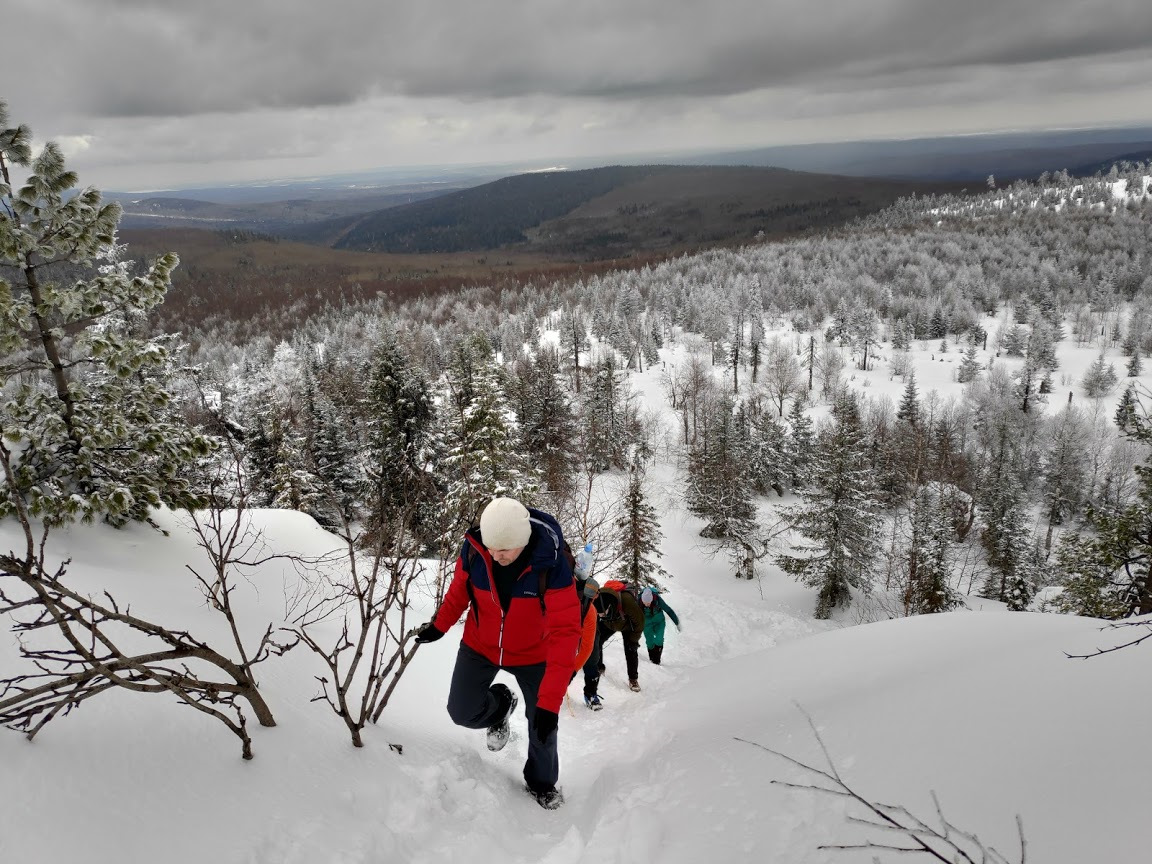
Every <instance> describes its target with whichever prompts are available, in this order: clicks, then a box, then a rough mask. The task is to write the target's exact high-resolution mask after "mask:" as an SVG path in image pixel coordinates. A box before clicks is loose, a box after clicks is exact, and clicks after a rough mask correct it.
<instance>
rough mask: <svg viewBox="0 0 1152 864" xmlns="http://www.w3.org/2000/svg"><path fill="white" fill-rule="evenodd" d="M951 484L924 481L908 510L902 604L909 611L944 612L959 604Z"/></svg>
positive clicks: (960, 599) (961, 603) (953, 491)
mask: <svg viewBox="0 0 1152 864" xmlns="http://www.w3.org/2000/svg"><path fill="white" fill-rule="evenodd" d="M955 491H956V490H955V489H954V487H948V486H946V485H944V484H941V483H927V484H925V485H923V486H921V487H920V488H919V490H917V493H916V495H915V496H914V497H913V499H912V503H911V506H910V507H909V513H908V525H909V538H908V544H907V547H906V551H905V567H906V571H905V575H906V577H907V579H906V583H905V585H906V587H905V589H904V605H905V609H906V610H907V613H908V614H909V615H926V614H931V613H934V612H947V611H949V610H950V609H956V608H958V607H960V606H962V605H963V602H964V601H963V598H962V597H961V595H960V593H959V592H958V591H957V590H956V589H955V588H953V587H952V581H951V580H952V568H953V564H954V557H955V551H954V547H955V545H956V531H955V523H954V519H953V511H954V509H955V508H954V507H953V506H952V504H951V501H950V496H951V495H953V494H955Z"/></svg>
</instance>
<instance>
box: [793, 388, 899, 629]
mask: <svg viewBox="0 0 1152 864" xmlns="http://www.w3.org/2000/svg"><path fill="white" fill-rule="evenodd" d="M873 490H874V482H873V477H872V469H871V467H870V466H869V464H868V445H867V441H866V440H865V437H864V433H863V430H862V429H861V423H860V413H859V408H858V407H857V405H856V402H855V401H854V400H853V398H852V397H851V396H842V397H841V398H840V399H839V400H838V401H837V403H836V405H835V407H834V409H833V420H832V423H831V424H830V425H829V426H828V428H826V429H825V430H823V431H822V432H821V433H820V436H819V439H818V441H817V446H816V458H815V460H814V464H813V471H812V482H811V483H810V485H809V488H808V491H807V492H806V494H805V495H804V503H803V504H802V505H801V506H799V507H795V508H792V509H791V510H789V511H788V512H786V513H785V518H786V519H787V520H788V523H789V525H790V526H791V527H792V529H793V530H794V531H795V532H796V533H797V534H798V535H799V536H800V538H801V539H802V542H800V543H796V544H794V545H793V546H792V553H793V554H787V553H784V554H781V555H779V556H778V557H777V562H778V563H779V564H780V566H781V567H782V568H783V569H784V571H785V572H787V573H790V574H792V575H794V576H797V577H798V578H799V579H800V580H801V581H802V582H804V584H806V585H809V586H811V587H813V588H816V589H818V595H817V600H816V617H817V618H829V617H831V615H832V611H833V610H834V609H836V608H837V607H840V606H847V605H849V604H850V603H851V600H852V594H851V589H852V588H858V589H865V590H867V588H868V586H869V584H870V581H869V580H870V575H871V569H872V563H873V559H874V558H875V556H876V553H877V551H878V546H877V536H876V532H877V528H878V525H879V517H878V516H877V512H876V508H877V503H876V500H875V497H874V493H873Z"/></svg>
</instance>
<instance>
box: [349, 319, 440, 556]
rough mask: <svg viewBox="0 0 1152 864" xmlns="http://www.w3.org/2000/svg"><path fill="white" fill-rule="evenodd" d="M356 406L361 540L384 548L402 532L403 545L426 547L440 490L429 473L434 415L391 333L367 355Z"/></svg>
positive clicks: (422, 381)
mask: <svg viewBox="0 0 1152 864" xmlns="http://www.w3.org/2000/svg"><path fill="white" fill-rule="evenodd" d="M361 408H362V412H363V414H364V416H365V417H366V418H367V420H366V427H367V429H366V435H365V439H366V442H365V448H364V450H363V452H362V454H361V456H362V459H363V462H364V469H363V476H364V487H363V491H362V497H363V506H364V507H365V509H366V511H367V512H366V515H365V519H366V525H365V533H366V541H367V542H368V543H370V544H371V545H373V546H380V545H381V544H383V546H384V548H385V549H389V547H391V545H392V543H393V541H392V540H391V539H389V538H391V537H396V536H397V535H398V533H401V530H400V529H403V532H402V533H405V534H407V535H408V537H407V538H406V539H407V541H408V542H413V541H414V543H415V545H417V546H420V547H423V546H427V545H430V544H432V543H433V542H434V541H435V538H436V535H437V534H438V533H439V529H438V528H437V526H436V524H435V523H436V519H437V512H438V509H439V499H440V491H441V490H439V489H438V488H437V486H436V484H435V483H434V482H433V476H432V471H431V470H430V469H431V468H432V466H433V464H434V463H435V460H436V456H437V453H438V444H439V439H438V438H437V426H436V419H437V417H436V411H435V406H434V405H433V400H432V388H431V385H430V384H429V383H428V381H427V379H426V378H425V377H424V375H423V374H422V373H421V372H420V370H419V369H418V368H416V367H415V366H414V365H413V363H412V362H411V360H410V359H409V358H408V356H407V354H406V353H405V351H404V350H403V349H402V348H401V347H400V340H399V336H398V335H396V334H386V335H385V337H384V338H383V340H382V341H381V343H380V344H379V346H378V347H377V348H376V350H375V353H374V354H373V355H372V358H371V366H370V369H369V373H368V381H367V385H366V387H365V390H364V396H363V398H362V405H361ZM398 520H399V522H400V524H399V525H398V524H397V521H398Z"/></svg>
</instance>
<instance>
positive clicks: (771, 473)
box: [745, 410, 792, 495]
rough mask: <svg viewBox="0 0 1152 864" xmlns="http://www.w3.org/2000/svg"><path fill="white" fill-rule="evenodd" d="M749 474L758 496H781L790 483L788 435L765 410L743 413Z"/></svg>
mask: <svg viewBox="0 0 1152 864" xmlns="http://www.w3.org/2000/svg"><path fill="white" fill-rule="evenodd" d="M745 424H746V427H747V428H746V432H745V438H746V440H747V442H748V444H747V458H748V477H749V479H750V480H751V482H752V488H753V490H754V491H755V492H756V494H757V495H767V494H768V493H769V492H775V493H776V494H777V495H783V494H784V492H785V490H786V489H787V488H788V487H789V486H790V485H791V483H792V471H791V464H790V461H789V459H790V457H789V453H788V450H789V448H788V441H787V434H786V432H785V429H784V427H783V426H782V425H781V423H780V421H778V420H777V419H776V418H775V417H773V416H772V415H771V414H770V413H769V412H767V411H763V410H761V411H750V410H749V411H747V412H746V420H745Z"/></svg>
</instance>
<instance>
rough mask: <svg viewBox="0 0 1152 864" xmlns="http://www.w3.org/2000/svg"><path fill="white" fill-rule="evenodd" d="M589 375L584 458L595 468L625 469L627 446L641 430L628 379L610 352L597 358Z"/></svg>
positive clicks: (586, 392) (585, 401) (585, 408)
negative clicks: (617, 366) (618, 367)
mask: <svg viewBox="0 0 1152 864" xmlns="http://www.w3.org/2000/svg"><path fill="white" fill-rule="evenodd" d="M589 374H590V380H589V383H588V386H587V388H585V394H584V396H585V399H584V405H583V412H582V413H583V425H584V440H585V442H586V444H587V452H586V454H585V459H586V460H587V461H588V463H589V464H590V465H591V466H592V467H593V469H594V470H595V471H607V470H608V469H609V468H612V467H616V468H625V467H627V465H628V448H629V447H630V446H631V445H632V444H633V443H635V441H636V437H637V435H638V433H639V423H638V420H637V418H636V407H635V405H634V404H633V403H634V400H633V397H632V393H631V391H630V389H629V387H628V379H627V377H626V375H625V373H623V372H622V371H621V370H618V369H617V368H616V363H615V360H614V359H613V357H612V356H611V355H610V354H608V355H605V356H602V357H600V358H598V359H597V360H595V361H594V362H593V363H592V365H591V368H590V369H589Z"/></svg>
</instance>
